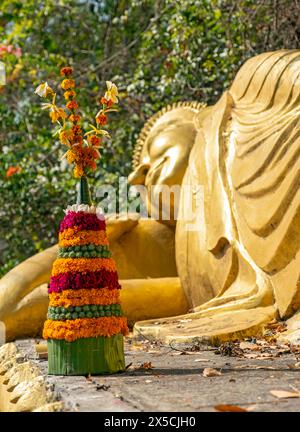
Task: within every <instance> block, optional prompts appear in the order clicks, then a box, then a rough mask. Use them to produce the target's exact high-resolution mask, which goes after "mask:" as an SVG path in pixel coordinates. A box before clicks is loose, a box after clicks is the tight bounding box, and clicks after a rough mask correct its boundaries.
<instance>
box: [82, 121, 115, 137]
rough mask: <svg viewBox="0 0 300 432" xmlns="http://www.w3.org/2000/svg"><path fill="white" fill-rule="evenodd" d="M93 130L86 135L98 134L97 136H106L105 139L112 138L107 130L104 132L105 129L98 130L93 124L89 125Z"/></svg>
mask: <svg viewBox="0 0 300 432" xmlns="http://www.w3.org/2000/svg"><path fill="white" fill-rule="evenodd" d="M89 126H90V127H91V128H92V129H91V130H89V131H88V132H86V133H85V134H84V135H90V134H92V133H93V134H96V135H103V136H105V137H107V138H110V135H109V133H108V132H107V131H106V130H104V129H97V128H96V127H95V126H94V125H92V124H90V125H89Z"/></svg>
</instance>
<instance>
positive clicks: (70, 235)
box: [59, 228, 108, 247]
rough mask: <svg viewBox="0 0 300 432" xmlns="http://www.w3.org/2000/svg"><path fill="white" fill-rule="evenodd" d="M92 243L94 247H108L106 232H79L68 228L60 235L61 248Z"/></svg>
mask: <svg viewBox="0 0 300 432" xmlns="http://www.w3.org/2000/svg"><path fill="white" fill-rule="evenodd" d="M89 243H92V244H94V245H103V246H107V245H108V239H107V235H106V233H105V231H89V230H87V231H79V230H78V229H75V228H68V229H67V230H65V231H64V232H62V233H59V246H60V247H68V246H79V245H86V244H89Z"/></svg>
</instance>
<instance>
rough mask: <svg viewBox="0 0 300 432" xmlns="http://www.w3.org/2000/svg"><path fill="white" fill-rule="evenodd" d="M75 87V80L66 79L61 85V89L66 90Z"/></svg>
mask: <svg viewBox="0 0 300 432" xmlns="http://www.w3.org/2000/svg"><path fill="white" fill-rule="evenodd" d="M74 87H75V81H74V80H73V79H68V78H67V79H64V80H63V82H62V83H61V88H63V89H64V90H69V89H71V88H74Z"/></svg>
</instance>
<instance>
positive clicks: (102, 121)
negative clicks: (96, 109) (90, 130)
mask: <svg viewBox="0 0 300 432" xmlns="http://www.w3.org/2000/svg"><path fill="white" fill-rule="evenodd" d="M96 122H97V123H98V124H99V125H102V126H104V125H106V123H107V116H106V115H105V114H100V115H99V116H98V117H96Z"/></svg>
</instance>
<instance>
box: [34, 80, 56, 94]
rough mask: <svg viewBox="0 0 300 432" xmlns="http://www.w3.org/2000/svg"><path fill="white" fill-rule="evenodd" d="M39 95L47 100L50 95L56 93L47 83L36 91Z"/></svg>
mask: <svg viewBox="0 0 300 432" xmlns="http://www.w3.org/2000/svg"><path fill="white" fill-rule="evenodd" d="M34 93H36V94H37V95H39V96H40V97H42V98H46V97H47V96H49V95H50V94H54V91H53V90H52V88H51V87H50V86H49V84H48V83H47V82H45V83H42V84H40V85H39V86H38V87H37V88H36V89H35V91H34Z"/></svg>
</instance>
